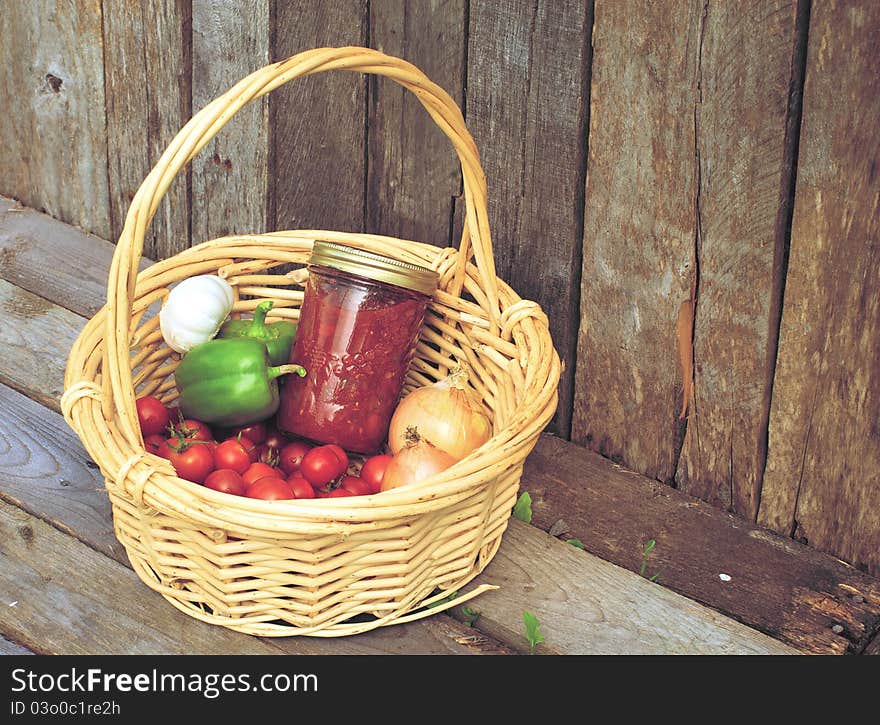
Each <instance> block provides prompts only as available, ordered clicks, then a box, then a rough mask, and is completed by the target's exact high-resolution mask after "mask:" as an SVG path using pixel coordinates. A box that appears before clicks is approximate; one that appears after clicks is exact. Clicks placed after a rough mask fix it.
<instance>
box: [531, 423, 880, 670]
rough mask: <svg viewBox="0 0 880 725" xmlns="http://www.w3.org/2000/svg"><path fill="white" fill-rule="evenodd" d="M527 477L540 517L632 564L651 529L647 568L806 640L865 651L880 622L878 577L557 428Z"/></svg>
mask: <svg viewBox="0 0 880 725" xmlns="http://www.w3.org/2000/svg"><path fill="white" fill-rule="evenodd" d="M520 487H521V489H522V490H524V491H528V492H529V494H530V496H531V498H532V513H533V518H532V523H533V524H534V525H536V526H538V527H540V528H541V529H543V530H545V531H551V530H553V531H554V533H558V536H559V538H561V539H562V540H567V539H578V540H580V541H581V542H583V544H584V545H585V546H586V550H587V551H588V552H590V553H591V554H594V555H595V556H598V557H599V558H601V559H605V560H607V561H610V562H612V563H614V564H617V565H618V566H622V567H624V568H626V569H629V570H630V571H634V572H639V571H641V567H642V562H643V554H644V551H645V547H646V545H647V544H648V542H649V541H650V540H651V539H653V540H654V541H655V542H656V545H655V546H654V548H653V549H652V550H651V551H650V553H649V554H648V556H647V558H646V559H645V565H646V566H645V573H644V576H645V577H648V578H650V577H652V576H654V575H655V574H659V578H658V583H659V584H660V585H662V586H664V587H666V588H669V589H671V590H672V591H675V592H678V593H679V594H682V595H684V596H686V597H688V598H689V599H693V600H694V601H697V602H701V603H702V604H705V605H706V606H709V607H712V608H713V609H717V610H718V611H720V612H721V613H723V614H726V615H728V616H730V617H733V618H734V619H737V620H738V621H741V622H742V623H744V624H746V625H748V626H750V627H753V628H755V629H757V630H760V631H762V632H764V633H766V634H768V635H770V636H772V637H774V638H775V639H778V640H780V641H782V642H785V643H786V644H789V645H791V646H792V647H795V648H797V649H798V650H799V651H802V652H805V653H811V654H831V655H843V654H853V653H858V652H860V651H863V649H864V648H865V647H866V645H867V643H868V641H869V640H870V638H871V637H872V635H873V633H874V632H876V631H877V629H878V627H880V580H878V579H875V578H873V577H871V576H869V575H867V574H865V573H864V572H861V571H859V570H858V569H856V568H854V567H852V566H850V565H848V564H846V563H844V562H842V561H841V560H840V559H837V558H836V557H833V556H829V555H828V554H824V553H822V552H819V551H816V550H814V549H812V548H810V547H808V546H804V545H803V544H800V543H798V542H795V541H792V540H791V539H790V538H788V537H785V536H781V535H778V534H775V533H774V532H771V531H768V530H767V529H764V528H762V527H759V526H757V525H756V524H754V523H753V522H750V521H746V520H744V519H743V518H742V517H740V516H736V515H733V514H730V513H728V512H725V511H722V510H719V509H718V508H717V507H715V506H712V505H711V504H708V503H705V502H703V501H701V500H699V499H697V498H694V497H693V496H689V495H687V494H684V493H681V492H679V491H676V490H675V489H673V488H671V487H670V486H666V485H664V484H662V483H659V482H657V481H654V480H653V479H649V478H647V477H645V476H641V475H638V474H635V473H633V472H631V471H627V470H625V469H623V468H621V467H620V466H617V465H615V464H614V463H612V462H611V461H609V460H607V459H605V458H602V457H601V456H599V455H598V454H596V453H594V452H592V451H589V450H586V449H584V448H581V447H578V446H575V445H573V444H571V443H568V442H566V441H561V440H560V439H558V438H556V437H554V436H547V435H545V436H541V438H540V439H539V440H538V444H537V445H536V446H535V449H534V450H533V451H532V453H531V454H530V456H529V457H528V458H527V459H526V463H525V470H524V471H523V477H522V482H521V484H520ZM721 574H726V575H727V576H729V577H730V579H729V581H725V580H724V579H722V577H721ZM836 627H839V628H840V629H839V630H838V629H836Z"/></svg>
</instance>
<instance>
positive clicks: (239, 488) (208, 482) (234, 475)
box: [205, 468, 247, 496]
mask: <svg viewBox="0 0 880 725" xmlns="http://www.w3.org/2000/svg"><path fill="white" fill-rule="evenodd" d="M205 486H207V487H208V488H212V489H214V490H215V491H222V492H223V493H231V494H233V495H235V496H244V495H245V491H246V490H247V486H245V484H244V481H243V480H242V477H241V474H239V473H238V471H233V470H232V469H231V468H218V469H216V470H214V471H211V472H210V473H209V474H208V476H207V478H205Z"/></svg>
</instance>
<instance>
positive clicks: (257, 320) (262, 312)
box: [251, 300, 275, 330]
mask: <svg viewBox="0 0 880 725" xmlns="http://www.w3.org/2000/svg"><path fill="white" fill-rule="evenodd" d="M274 304H275V301H274V300H263V301H262V302H260V304H258V305H257V307H256V309H255V310H254V319H253V320H252V321H251V328H252V329H253V328H256V329H258V330H262V329H263V328H264V327H265V326H266V315H267V314H269V310H271V309H272V306H273V305H274Z"/></svg>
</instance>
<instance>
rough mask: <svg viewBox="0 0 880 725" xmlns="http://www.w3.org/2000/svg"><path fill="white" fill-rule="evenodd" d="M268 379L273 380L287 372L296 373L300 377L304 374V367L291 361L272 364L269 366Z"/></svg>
mask: <svg viewBox="0 0 880 725" xmlns="http://www.w3.org/2000/svg"><path fill="white" fill-rule="evenodd" d="M268 372H269V380H274V379H275V378H277V377H280V376H281V375H287V374H288V373H296V374H297V375H299V376H300V377H301V378H304V377H305V376H306V369H305V368H304V367H303V366H302V365H296V364H294V363H291V364H289V365H274V366H272V367H270V368H269V371H268Z"/></svg>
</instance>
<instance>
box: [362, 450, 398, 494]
mask: <svg viewBox="0 0 880 725" xmlns="http://www.w3.org/2000/svg"><path fill="white" fill-rule="evenodd" d="M390 461H391V456H390V455H388V454H387V453H380V454H378V455H375V456H370V457H369V458H368V459H367V460H366V461H364V465H363V466H361V478H362V479H364V480H365V481H366V482H367V483H368V484H369V485H370V488H371V489H372V493H379V491H380V490H381V488H382V477H383V476H384V475H385V469H386V468H388V463H389V462H390Z"/></svg>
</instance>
